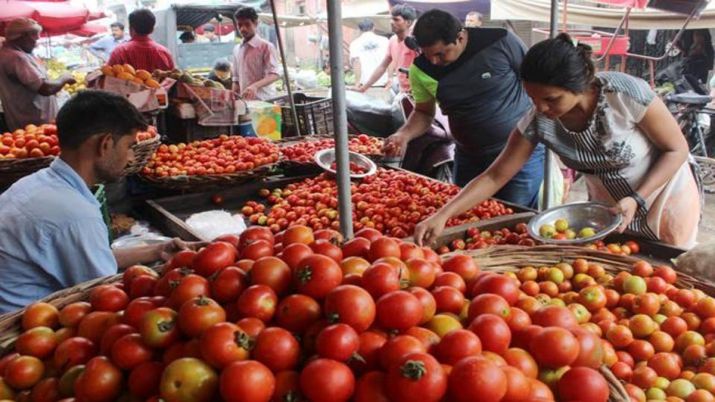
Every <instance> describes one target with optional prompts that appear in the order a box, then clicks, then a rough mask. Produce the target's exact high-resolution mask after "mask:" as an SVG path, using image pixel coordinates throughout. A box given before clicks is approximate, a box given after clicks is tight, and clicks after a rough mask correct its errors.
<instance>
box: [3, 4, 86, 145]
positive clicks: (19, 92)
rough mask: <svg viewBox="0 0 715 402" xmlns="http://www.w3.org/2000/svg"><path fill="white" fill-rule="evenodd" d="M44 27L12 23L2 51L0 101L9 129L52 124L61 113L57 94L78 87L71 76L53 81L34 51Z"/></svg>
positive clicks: (22, 20)
mask: <svg viewBox="0 0 715 402" xmlns="http://www.w3.org/2000/svg"><path fill="white" fill-rule="evenodd" d="M41 31H42V27H41V26H40V25H39V24H38V23H37V22H36V21H35V20H32V19H30V18H19V19H15V20H13V21H10V22H9V23H8V24H7V27H6V28H5V38H6V41H5V43H4V45H3V47H2V48H0V101H1V102H2V106H3V110H4V112H5V121H6V124H7V126H8V129H9V130H11V131H14V130H16V129H19V128H23V127H25V126H27V125H28V124H37V125H39V124H43V123H49V122H51V121H53V120H54V119H55V115H56V114H57V100H56V98H55V94H57V92H59V91H61V90H62V88H63V87H64V86H65V85H66V84H74V83H75V80H74V78H72V76H71V75H70V74H65V75H63V76H62V77H60V78H59V79H57V80H50V79H49V78H48V76H47V71H46V70H45V68H44V67H43V65H42V64H40V62H39V61H38V60H37V58H36V57H35V56H34V55H33V54H32V51H33V50H34V49H35V47H36V46H37V41H38V39H39V38H40V32H41Z"/></svg>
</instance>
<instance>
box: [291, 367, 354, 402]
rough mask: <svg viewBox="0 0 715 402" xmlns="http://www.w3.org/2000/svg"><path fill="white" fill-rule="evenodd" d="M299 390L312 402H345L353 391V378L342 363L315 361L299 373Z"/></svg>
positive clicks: (348, 369)
mask: <svg viewBox="0 0 715 402" xmlns="http://www.w3.org/2000/svg"><path fill="white" fill-rule="evenodd" d="M300 389H301V391H303V395H305V396H306V397H307V398H308V399H309V400H311V401H312V402H345V401H347V400H349V399H350V397H351V396H352V395H353V392H354V390H355V376H354V375H353V373H352V371H350V368H349V367H348V366H346V365H345V364H343V363H340V362H337V361H335V360H330V359H316V360H313V361H311V362H310V363H308V364H307V365H306V366H305V368H303V371H301V373H300Z"/></svg>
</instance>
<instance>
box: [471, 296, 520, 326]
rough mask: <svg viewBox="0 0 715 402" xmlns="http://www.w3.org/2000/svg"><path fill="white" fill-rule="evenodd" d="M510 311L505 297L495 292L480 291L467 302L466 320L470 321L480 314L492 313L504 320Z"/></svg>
mask: <svg viewBox="0 0 715 402" xmlns="http://www.w3.org/2000/svg"><path fill="white" fill-rule="evenodd" d="M510 312H511V308H510V306H509V302H507V301H506V299H504V298H503V297H501V296H499V295H497V294H492V293H482V294H479V295H477V296H476V297H474V299H472V302H471V303H470V304H469V311H468V315H467V321H468V322H472V320H474V319H475V318H476V317H478V316H480V315H481V314H494V315H496V316H498V317H500V318H502V319H504V320H508V319H509V314H510Z"/></svg>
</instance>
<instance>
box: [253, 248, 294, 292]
mask: <svg viewBox="0 0 715 402" xmlns="http://www.w3.org/2000/svg"><path fill="white" fill-rule="evenodd" d="M291 279H292V272H291V269H290V267H289V266H288V264H286V263H285V262H283V260H281V259H280V258H278V257H261V258H259V259H257V260H256V262H254V263H253V268H251V283H252V284H254V285H266V286H269V287H270V288H271V289H273V291H274V292H276V294H277V295H282V294H284V293H285V292H286V291H288V289H289V288H290V285H291Z"/></svg>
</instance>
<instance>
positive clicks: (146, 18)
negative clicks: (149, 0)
mask: <svg viewBox="0 0 715 402" xmlns="http://www.w3.org/2000/svg"><path fill="white" fill-rule="evenodd" d="M155 24H156V17H155V16H154V13H152V12H151V10H149V9H148V8H140V9H139V10H134V11H132V13H131V14H129V28H131V29H133V30H134V32H136V33H138V34H139V35H149V34H150V33H152V32H153V31H154V25H155Z"/></svg>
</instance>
